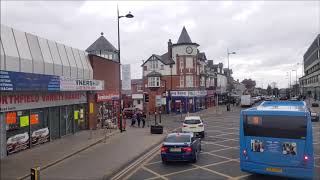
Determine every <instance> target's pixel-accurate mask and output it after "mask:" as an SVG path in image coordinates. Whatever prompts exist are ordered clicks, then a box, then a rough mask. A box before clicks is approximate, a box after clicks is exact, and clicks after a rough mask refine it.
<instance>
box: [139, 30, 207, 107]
mask: <svg viewBox="0 0 320 180" xmlns="http://www.w3.org/2000/svg"><path fill="white" fill-rule="evenodd" d="M198 47H199V44H197V43H194V42H192V41H191V38H190V36H189V34H188V32H187V30H186V29H185V27H183V29H182V32H181V34H180V37H179V39H178V41H177V43H176V44H172V42H171V40H170V39H169V42H168V50H167V52H166V53H164V54H163V55H161V56H160V55H156V54H153V55H151V56H150V57H149V58H148V59H147V60H146V61H145V62H144V63H143V64H142V67H143V84H144V91H145V92H146V93H148V94H149V102H148V103H147V111H148V112H155V111H162V112H164V111H166V112H171V111H173V112H181V111H182V112H190V111H192V112H193V111H197V110H200V109H202V108H203V107H205V104H206V103H205V101H206V99H205V98H206V90H205V73H204V72H205V71H204V70H205V60H206V59H205V55H204V53H200V52H199V50H198Z"/></svg>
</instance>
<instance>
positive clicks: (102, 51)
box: [86, 33, 120, 126]
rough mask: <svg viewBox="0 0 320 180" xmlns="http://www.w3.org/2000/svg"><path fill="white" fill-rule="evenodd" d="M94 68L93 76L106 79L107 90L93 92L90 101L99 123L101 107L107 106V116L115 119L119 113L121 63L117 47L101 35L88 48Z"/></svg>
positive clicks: (96, 120)
mask: <svg viewBox="0 0 320 180" xmlns="http://www.w3.org/2000/svg"><path fill="white" fill-rule="evenodd" d="M86 51H87V52H88V53H89V60H90V63H91V66H92V69H93V77H94V78H99V79H101V80H103V81H104V84H105V90H104V91H98V92H96V93H93V94H92V95H91V98H90V102H91V103H94V115H93V117H92V118H94V119H95V123H96V124H97V123H98V118H96V117H97V116H98V114H99V110H100V107H102V106H103V105H104V106H105V108H106V112H107V114H106V115H107V118H110V119H115V118H116V117H117V114H118V113H119V81H120V79H119V78H120V76H119V73H120V67H119V66H120V64H119V59H118V54H117V49H116V48H115V47H114V46H113V45H112V44H111V43H110V42H109V41H108V40H107V39H106V38H105V37H104V36H103V33H101V36H100V37H99V38H98V39H97V40H96V41H95V42H94V43H93V44H92V45H91V46H89V47H88V48H87V50H86ZM96 124H95V125H96ZM93 126H94V125H93Z"/></svg>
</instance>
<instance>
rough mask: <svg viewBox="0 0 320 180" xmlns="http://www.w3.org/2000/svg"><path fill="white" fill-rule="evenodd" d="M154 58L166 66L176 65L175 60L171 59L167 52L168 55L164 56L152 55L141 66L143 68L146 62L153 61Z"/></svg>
mask: <svg viewBox="0 0 320 180" xmlns="http://www.w3.org/2000/svg"><path fill="white" fill-rule="evenodd" d="M153 56H154V57H156V58H157V59H158V60H159V61H161V62H162V63H163V64H165V65H170V64H174V60H173V59H172V58H169V54H168V52H167V53H164V54H162V55H161V56H160V55H157V54H152V55H151V56H150V57H149V59H148V60H146V61H145V62H144V63H143V64H142V65H141V66H143V65H144V64H145V63H146V62H148V61H149V60H150V59H151V57H153Z"/></svg>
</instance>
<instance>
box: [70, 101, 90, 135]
mask: <svg viewBox="0 0 320 180" xmlns="http://www.w3.org/2000/svg"><path fill="white" fill-rule="evenodd" d="M85 112H86V109H85V105H83V104H81V105H75V108H74V113H73V119H74V130H75V132H78V131H80V130H83V129H86V128H87V123H86V122H87V121H86V116H85Z"/></svg>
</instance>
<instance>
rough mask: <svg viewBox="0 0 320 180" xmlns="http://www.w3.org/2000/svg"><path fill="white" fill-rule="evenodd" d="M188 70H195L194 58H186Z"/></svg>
mask: <svg viewBox="0 0 320 180" xmlns="http://www.w3.org/2000/svg"><path fill="white" fill-rule="evenodd" d="M186 68H193V58H192V57H187V58H186Z"/></svg>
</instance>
